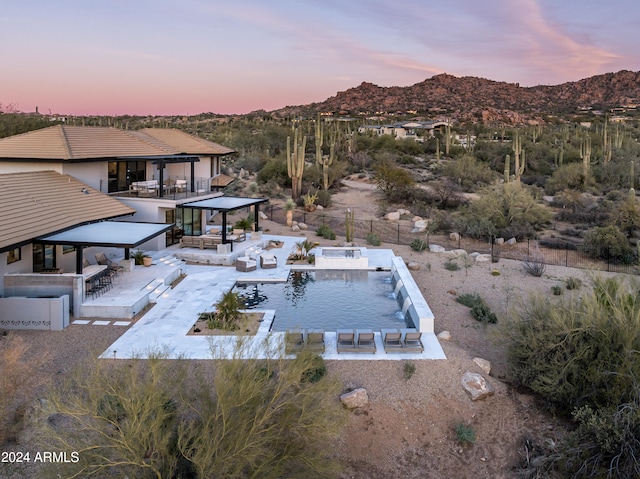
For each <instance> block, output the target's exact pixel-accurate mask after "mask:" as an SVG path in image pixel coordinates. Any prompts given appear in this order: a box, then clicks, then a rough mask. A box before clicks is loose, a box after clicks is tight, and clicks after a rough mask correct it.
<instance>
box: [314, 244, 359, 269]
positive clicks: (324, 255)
mask: <svg viewBox="0 0 640 479" xmlns="http://www.w3.org/2000/svg"><path fill="white" fill-rule="evenodd" d="M319 253H320V254H316V257H315V266H316V269H367V268H369V258H368V256H367V253H366V248H358V247H349V246H346V247H336V246H333V247H322V248H320V252H319Z"/></svg>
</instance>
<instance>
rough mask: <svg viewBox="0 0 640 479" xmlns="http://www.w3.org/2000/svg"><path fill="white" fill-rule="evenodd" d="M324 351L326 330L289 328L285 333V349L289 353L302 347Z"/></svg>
mask: <svg viewBox="0 0 640 479" xmlns="http://www.w3.org/2000/svg"><path fill="white" fill-rule="evenodd" d="M305 348H306V349H308V350H309V351H313V352H317V353H324V331H323V330H321V329H305V330H289V331H287V332H286V335H285V350H286V352H287V354H291V353H295V352H298V351H301V350H302V349H305Z"/></svg>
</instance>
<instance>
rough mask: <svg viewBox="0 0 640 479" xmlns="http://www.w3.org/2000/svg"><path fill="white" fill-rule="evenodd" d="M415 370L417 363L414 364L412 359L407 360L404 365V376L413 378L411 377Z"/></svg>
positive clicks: (407, 378)
mask: <svg viewBox="0 0 640 479" xmlns="http://www.w3.org/2000/svg"><path fill="white" fill-rule="evenodd" d="M415 372H416V365H415V364H413V363H412V362H411V361H405V362H404V364H403V365H402V373H403V375H404V378H405V379H406V380H407V381H408V380H409V379H411V377H412V376H413V375H414V373H415Z"/></svg>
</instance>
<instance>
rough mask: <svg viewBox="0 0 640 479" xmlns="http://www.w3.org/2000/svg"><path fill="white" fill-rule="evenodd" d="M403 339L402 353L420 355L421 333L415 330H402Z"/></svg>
mask: <svg viewBox="0 0 640 479" xmlns="http://www.w3.org/2000/svg"><path fill="white" fill-rule="evenodd" d="M403 332H404V339H403V342H402V343H403V346H404V349H403V350H404V351H405V352H407V353H409V352H411V353H421V352H423V351H424V345H423V344H422V333H421V332H420V331H416V330H415V329H406V330H403Z"/></svg>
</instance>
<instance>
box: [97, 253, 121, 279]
mask: <svg viewBox="0 0 640 479" xmlns="http://www.w3.org/2000/svg"><path fill="white" fill-rule="evenodd" d="M96 262H97V263H98V264H101V265H103V266H106V267H107V269H108V270H109V272H110V273H111V274H112V275H114V276H115V275H117V274H118V273H120V272H122V271H124V268H123V267H122V266H120V265H119V264H118V263H114V262H113V261H111V260H110V259H109V258H107V255H106V254H104V253H98V254H96Z"/></svg>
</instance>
